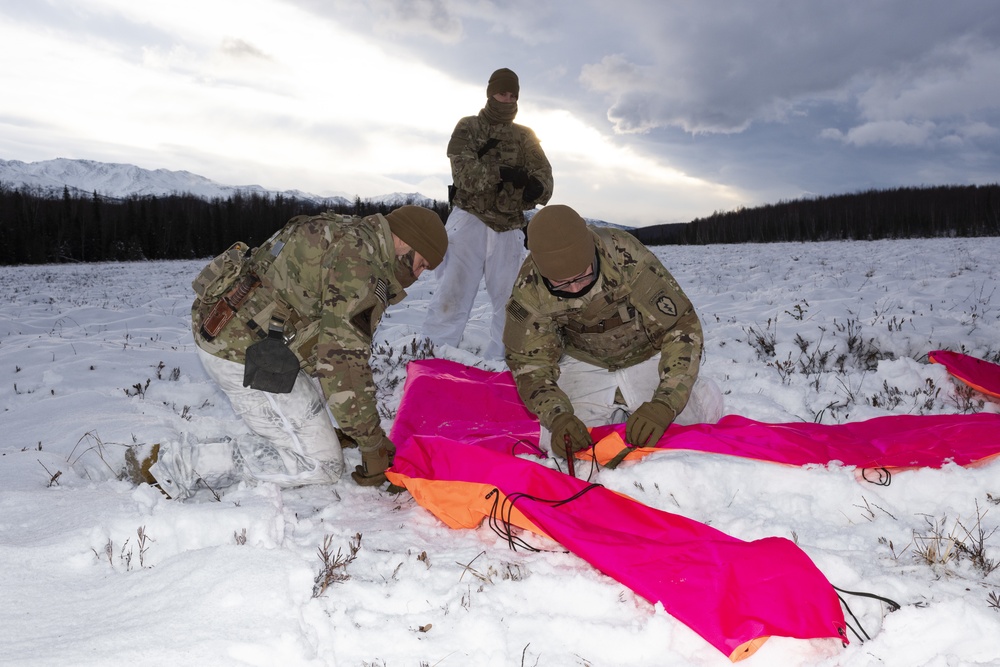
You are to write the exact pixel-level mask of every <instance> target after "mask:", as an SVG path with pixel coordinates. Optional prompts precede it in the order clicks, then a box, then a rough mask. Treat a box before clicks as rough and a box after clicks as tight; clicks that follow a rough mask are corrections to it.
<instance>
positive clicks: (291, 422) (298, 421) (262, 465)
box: [150, 348, 344, 499]
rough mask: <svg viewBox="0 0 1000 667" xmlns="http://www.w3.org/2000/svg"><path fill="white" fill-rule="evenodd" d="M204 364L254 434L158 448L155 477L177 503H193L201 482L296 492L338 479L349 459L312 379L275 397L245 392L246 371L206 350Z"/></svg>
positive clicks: (184, 440)
mask: <svg viewBox="0 0 1000 667" xmlns="http://www.w3.org/2000/svg"><path fill="white" fill-rule="evenodd" d="M198 357H199V359H200V360H201V363H202V366H204V368H205V372H206V373H208V375H209V377H211V378H212V379H213V380H214V381H215V382H216V384H218V385H219V387H220V388H221V389H222V391H223V392H225V394H226V396H228V397H229V402H230V403H231V404H232V406H233V410H234V411H235V412H236V414H238V415H239V416H240V417H241V418H242V419H243V422H244V424H246V426H247V428H249V429H250V431H251V432H252V433H249V434H242V435H239V436H237V437H236V438H235V439H234V438H229V437H223V438H216V439H212V440H210V441H201V442H198V441H195V439H194V438H192V437H191V436H190V435H189V434H182V436H181V438H180V439H179V440H178V441H175V442H163V443H160V453H159V457H158V460H157V462H156V463H155V464H153V466H151V467H150V472H151V473H152V474H153V476H154V477H155V478H156V481H157V482H159V483H160V485H161V486H163V490H164V491H166V492H167V494H168V495H170V497H171V498H175V499H183V498H187V497H190V496H191V495H193V494H194V492H195V491H196V490H197V489H198V487H199V483H200V482H204V484H205V485H207V486H209V487H210V488H212V489H217V488H220V487H226V486H229V485H231V484H234V483H237V482H240V481H248V482H271V483H274V484H277V485H278V486H280V487H284V488H290V487H296V486H304V485H307V484H333V483H335V482H337V481H338V480H339V479H340V476H341V475H342V474H343V472H344V455H343V451H342V450H341V447H340V440H339V439H338V438H337V432H336V430H335V427H336V423H335V421H334V420H333V416H332V415H331V414H330V411H329V409H328V408H327V407H326V401H325V400H324V398H323V394H322V391H321V390H320V388H319V386H318V384H317V383H316V382H315V381H314V380H313V378H311V377H310V376H309V375H308V374H307V373H304V372H300V373H299V376H298V378H296V380H295V386H294V387H293V388H292V391H291V392H290V393H288V394H271V393H268V392H265V391H259V390H257V389H251V388H249V387H244V386H243V364H238V363H235V362H232V361H228V360H226V359H220V358H218V357H216V356H213V355H211V354H209V353H208V352H205V351H204V350H202V349H201V348H198Z"/></svg>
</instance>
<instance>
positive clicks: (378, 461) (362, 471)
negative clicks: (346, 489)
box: [351, 436, 396, 486]
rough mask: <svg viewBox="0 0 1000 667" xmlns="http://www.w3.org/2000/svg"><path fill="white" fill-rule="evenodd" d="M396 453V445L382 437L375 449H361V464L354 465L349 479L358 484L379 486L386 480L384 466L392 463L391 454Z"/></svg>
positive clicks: (386, 466)
mask: <svg viewBox="0 0 1000 667" xmlns="http://www.w3.org/2000/svg"><path fill="white" fill-rule="evenodd" d="M395 453H396V445H394V444H392V440H389V438H386V437H385V436H383V437H382V441H381V442H380V443H379V444H378V447H376V448H375V449H368V450H364V449H363V450H361V465H359V466H355V467H354V472H352V473H351V479H353V480H354V481H355V482H357V484H358V486H379V485H381V484H383V483H384V482H385V481H386V477H385V471H386V468H388V467H389V466H391V465H392V455H393V454H395Z"/></svg>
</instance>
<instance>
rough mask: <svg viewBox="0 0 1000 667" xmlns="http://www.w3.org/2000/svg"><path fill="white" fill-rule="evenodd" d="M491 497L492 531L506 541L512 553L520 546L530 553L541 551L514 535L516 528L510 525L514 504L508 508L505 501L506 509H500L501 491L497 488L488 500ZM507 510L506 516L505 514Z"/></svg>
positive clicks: (490, 519) (490, 522)
mask: <svg viewBox="0 0 1000 667" xmlns="http://www.w3.org/2000/svg"><path fill="white" fill-rule="evenodd" d="M490 496H493V506H492V507H491V508H490V518H489V526H490V530H492V531H493V532H494V533H496V534H497V535H499V536H500V537H501V538H503V539H504V540H506V542H507V547H508V548H509V549H510V550H511V551H517V547H518V546H520V547H521V548H522V549H527V550H528V551H541V549H537V548H535V547H533V546H531V545H530V544H528V543H527V542H525V541H524V540H522V539H521V538H520V537H517V536H516V535H514V528H513V526H512V525H511V523H510V514H511V512H512V511H513V509H514V504H513V503H510V507H509V508H508V507H507V503H508V501H507V500H504V507H500V489H496V488H495V489H493V490H492V491H490V492H489V493H487V494H486V498H487V499H488V498H489V497H490ZM505 509H506V510H507V511H506V514H504V510H505Z"/></svg>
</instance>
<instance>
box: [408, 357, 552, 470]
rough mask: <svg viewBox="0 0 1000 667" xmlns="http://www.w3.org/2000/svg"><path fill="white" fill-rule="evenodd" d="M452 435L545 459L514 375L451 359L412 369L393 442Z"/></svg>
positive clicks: (424, 361) (535, 425)
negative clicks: (415, 435)
mask: <svg viewBox="0 0 1000 667" xmlns="http://www.w3.org/2000/svg"><path fill="white" fill-rule="evenodd" d="M413 434H422V435H430V434H434V435H447V436H450V437H452V438H454V439H456V440H461V441H463V442H473V441H474V442H475V443H476V444H477V445H479V446H480V447H486V448H488V449H493V450H496V451H501V452H507V453H510V454H535V455H539V456H544V455H545V454H544V452H543V451H542V450H541V449H540V448H539V447H538V435H539V424H538V418H537V417H535V415H533V414H532V413H531V412H529V411H528V409H527V408H526V407H524V403H523V402H521V397H520V396H518V394H517V388H516V387H515V386H514V379H513V376H512V375H511V374H510V371H507V372H505V373H494V372H492V371H484V370H482V369H481V368H473V367H472V366H466V365H464V364H460V363H458V362H455V361H448V360H447V359H421V360H417V361H411V362H410V363H409V364H408V365H407V367H406V383H405V384H404V385H403V398H402V399H400V402H399V408H398V410H397V411H396V418H395V420H393V423H392V433H391V434H390V435H389V439H390V440H392V441H393V442H395V443H396V444H400V443H402V442H405V441H406V438H407V437H409V436H410V435H413Z"/></svg>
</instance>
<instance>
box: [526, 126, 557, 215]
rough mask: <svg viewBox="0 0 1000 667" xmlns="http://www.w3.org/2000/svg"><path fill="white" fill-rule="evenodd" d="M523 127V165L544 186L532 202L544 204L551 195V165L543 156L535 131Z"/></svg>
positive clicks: (539, 204)
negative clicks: (539, 194) (540, 193)
mask: <svg viewBox="0 0 1000 667" xmlns="http://www.w3.org/2000/svg"><path fill="white" fill-rule="evenodd" d="M524 129H525V133H524V140H523V147H522V150H523V151H524V167H525V169H527V170H528V174H529V175H531V176H534V177H535V178H537V179H538V180H539V181H541V183H542V187H544V188H545V189H544V191H543V192H542V195H541V196H540V197H539V198H538V199H536V200H535V201H534V204H536V205H538V206H545V204H547V203H548V201H549V199H550V198H551V197H552V188H553V180H552V165H551V164H549V158H548V157H546V156H545V151H543V150H542V145H541V143H539V141H538V137H537V136H535V133H534V132H533V131H532V130H530V129H528V128H524Z"/></svg>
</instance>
